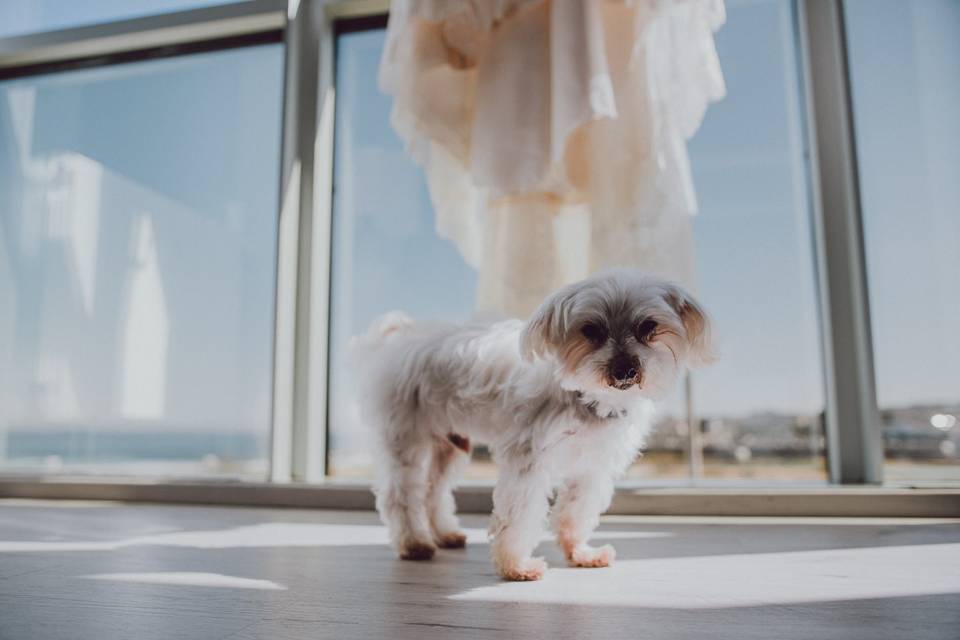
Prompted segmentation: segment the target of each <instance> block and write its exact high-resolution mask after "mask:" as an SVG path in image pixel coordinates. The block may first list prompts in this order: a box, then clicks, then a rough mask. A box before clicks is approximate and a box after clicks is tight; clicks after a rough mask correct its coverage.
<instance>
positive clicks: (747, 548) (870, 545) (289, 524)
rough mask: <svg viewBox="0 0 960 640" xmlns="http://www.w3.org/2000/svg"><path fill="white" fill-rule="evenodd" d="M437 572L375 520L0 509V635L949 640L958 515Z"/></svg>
mask: <svg viewBox="0 0 960 640" xmlns="http://www.w3.org/2000/svg"><path fill="white" fill-rule="evenodd" d="M464 523H465V526H466V527H468V532H469V534H470V541H471V544H470V545H469V546H468V548H467V549H465V550H457V551H445V552H441V553H440V554H438V557H437V558H436V559H435V560H434V561H433V562H428V563H410V562H401V561H398V560H395V559H394V557H393V555H392V553H391V552H390V550H389V549H388V548H387V547H386V545H385V540H386V532H385V531H384V530H383V528H382V527H381V526H380V524H379V522H378V521H377V519H376V516H375V514H372V513H364V512H353V513H348V512H330V511H307V510H288V509H264V508H242V507H237V508H227V507H200V506H166V505H136V504H119V503H77V502H74V503H70V502H62V503H61V502H38V501H0V640H19V639H21V638H23V639H28V638H29V639H31V640H47V639H50V640H55V639H60V638H64V639H66V638H71V639H82V638H95V639H96V640H111V639H114V638H137V639H144V638H146V639H150V638H178V639H179V638H186V639H192V638H198V639H199V638H204V639H209V638H212V639H224V640H227V639H230V640H248V639H252V638H273V639H278V640H284V639H290V640H295V639H296V640H299V639H301V638H309V639H311V640H318V639H322V638H338V639H340V638H368V637H390V638H428V639H429V638H484V639H499V638H587V637H592V638H624V637H627V638H630V637H637V638H664V639H667V638H670V639H673V638H702V637H705V636H707V637H711V638H738V639H744V638H757V639H760V638H764V639H766V638H804V639H808V638H865V639H866V638H870V639H871V640H876V639H883V638H891V639H892V638H905V637H909V638H918V639H924V638H929V639H951V640H956V639H957V638H958V637H960V632H958V629H960V521H951V520H906V519H900V520H864V519H860V520H855V519H846V520H843V519H831V520H826V519H807V520H803V519H724V518H711V519H695V518H694V519H691V518H635V517H617V518H608V519H606V520H605V521H604V524H603V526H602V527H601V530H600V531H599V532H598V536H597V538H598V541H600V540H602V541H604V542H610V543H611V544H613V545H614V546H616V547H617V550H618V561H617V563H616V565H615V566H614V567H612V568H609V569H595V570H588V569H569V568H566V567H564V566H563V563H562V562H561V558H560V556H559V553H558V551H557V550H556V548H555V547H554V546H553V545H552V543H549V542H545V543H544V544H543V545H542V546H541V548H540V550H539V551H540V552H541V553H542V554H543V555H545V556H546V557H547V559H548V561H550V563H551V566H552V567H554V568H552V569H551V571H550V572H549V573H548V574H547V577H546V578H545V579H544V580H543V581H542V582H539V583H534V584H511V583H504V582H501V581H500V580H498V579H497V577H496V576H495V575H494V572H493V570H492V567H491V566H490V562H489V560H488V557H487V555H488V548H487V545H486V542H485V539H484V538H485V536H484V527H485V525H486V522H485V518H482V517H479V516H470V517H467V518H465V519H464Z"/></svg>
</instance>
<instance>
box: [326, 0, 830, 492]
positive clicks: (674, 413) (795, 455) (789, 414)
mask: <svg viewBox="0 0 960 640" xmlns="http://www.w3.org/2000/svg"><path fill="white" fill-rule="evenodd" d="M794 26H795V25H794V21H793V11H792V5H791V3H788V2H780V1H777V0H761V1H759V2H757V1H752V0H751V1H745V0H732V1H731V2H729V3H728V22H727V24H726V25H725V26H724V27H723V28H722V29H721V30H720V32H719V33H718V36H717V46H718V50H719V53H720V57H721V62H722V64H723V68H724V72H725V74H726V79H727V83H728V90H729V95H728V97H727V98H726V99H725V100H724V101H722V102H720V103H718V104H715V105H713V106H711V107H710V109H709V111H708V113H707V117H706V119H705V121H704V123H703V126H702V128H701V129H700V131H699V132H698V133H697V135H696V137H695V138H694V141H693V143H692V144H691V145H690V154H691V161H692V164H693V169H694V174H695V176H694V177H695V180H696V184H697V189H698V196H699V200H700V208H701V211H700V213H699V214H698V216H697V218H696V221H695V225H694V228H695V242H696V254H697V269H698V275H699V280H700V295H701V297H702V299H703V301H704V303H705V304H706V306H707V308H708V309H709V310H710V311H711V312H712V313H713V315H714V317H715V320H716V322H717V325H718V333H719V335H720V337H721V347H722V351H723V354H722V359H721V361H720V362H719V363H718V364H716V365H714V366H713V367H711V368H709V369H707V370H705V371H704V372H702V373H698V374H697V375H696V376H695V377H694V380H693V384H692V387H691V394H690V397H691V399H692V406H691V409H692V413H693V415H694V416H695V417H696V419H697V424H698V425H700V429H701V430H702V431H703V433H702V434H700V438H699V439H700V441H702V443H703V446H704V449H703V451H702V452H701V451H699V450H698V451H697V458H698V459H699V457H700V455H701V454H702V455H703V465H702V468H701V469H700V471H699V473H701V474H702V475H703V476H704V477H707V478H711V479H719V480H728V479H733V480H739V479H758V480H763V481H766V482H775V481H806V480H814V481H822V480H824V479H825V471H824V449H823V446H824V445H823V434H822V426H821V425H822V419H821V414H822V412H823V402H824V401H823V375H822V366H821V361H820V342H819V336H818V325H817V301H816V291H815V280H814V268H813V259H812V247H811V232H810V218H809V206H808V197H807V189H808V184H807V175H806V168H805V160H804V158H805V154H804V146H803V123H802V120H801V115H800V99H799V90H798V86H799V78H798V72H797V60H796V40H795V28H794ZM382 46H383V32H382V31H367V32H361V33H347V34H344V35H341V36H340V38H339V41H338V58H337V100H338V109H337V125H336V126H337V130H336V136H337V148H336V158H335V177H334V179H335V185H336V187H335V199H334V233H333V283H332V295H333V300H332V305H333V306H332V309H331V318H332V325H331V329H332V333H331V340H332V344H331V350H332V361H331V376H330V385H331V394H330V400H331V405H330V409H331V412H330V420H331V424H330V427H331V429H330V432H331V442H330V460H331V469H332V471H333V473H335V474H341V475H351V474H352V475H364V474H367V473H369V470H370V466H369V465H370V462H369V458H368V455H367V454H368V452H369V440H368V438H366V437H365V434H364V431H363V429H362V428H361V425H360V424H359V418H358V416H357V410H356V406H355V405H351V404H349V403H348V402H347V401H345V400H344V399H345V398H348V397H349V396H350V393H349V391H350V388H351V385H352V382H351V381H350V379H349V374H350V368H349V366H348V365H347V363H346V360H345V357H346V345H347V343H348V341H349V339H350V337H351V336H354V335H357V334H358V333H362V332H364V331H365V330H366V329H367V327H368V326H369V324H370V322H371V321H372V320H373V319H374V318H376V317H378V316H379V315H381V314H383V313H385V312H387V311H389V310H393V309H401V310H404V311H406V312H407V313H409V314H410V315H411V316H413V317H415V318H417V319H428V320H453V321H463V320H466V319H469V318H470V317H471V315H472V312H473V300H474V292H475V287H476V282H477V279H476V274H475V273H474V272H473V271H472V270H471V269H470V267H469V266H468V265H467V264H465V263H464V261H463V260H462V259H461V257H460V255H459V254H458V252H457V250H456V249H455V248H454V246H453V245H452V244H450V243H449V242H448V241H446V240H444V239H442V238H440V237H438V236H437V234H436V232H435V230H434V220H433V212H432V209H431V205H430V200H429V196H428V193H427V189H426V186H425V182H424V178H423V175H422V173H421V171H420V170H419V168H418V167H417V166H416V165H415V164H414V163H413V162H412V161H411V160H410V159H409V158H408V156H407V154H406V153H405V152H404V150H403V148H402V145H401V143H400V142H399V141H398V140H397V138H396V136H395V135H394V133H393V131H392V129H391V127H390V124H389V112H390V101H389V99H388V98H387V97H385V96H384V95H382V94H381V93H380V92H379V91H378V90H377V87H376V77H377V73H376V71H377V64H378V62H379V57H380V52H381V49H382ZM771 353H776V354H777V357H776V358H771V357H770V354H771ZM660 420H661V422H660V426H659V428H658V430H657V431H656V432H655V433H654V435H653V436H652V437H651V438H650V440H649V446H648V448H647V451H646V453H645V455H644V457H643V460H642V461H641V462H640V463H639V464H637V465H635V466H634V467H633V468H632V469H631V471H630V474H629V477H630V478H631V479H636V480H643V481H646V482H663V481H667V482H671V481H672V482H677V481H686V480H687V479H688V478H689V477H690V464H689V461H688V460H687V458H686V452H687V447H688V443H689V440H690V438H691V434H690V433H689V430H688V428H687V424H688V421H687V407H686V403H685V395H684V393H683V390H682V389H680V390H678V392H677V393H676V394H675V395H674V397H673V398H671V399H670V401H669V402H667V403H666V405H665V407H664V410H663V412H662V413H661V419H660ZM694 435H696V434H694ZM467 473H468V477H473V478H492V477H493V476H494V469H493V468H492V467H491V466H490V464H489V462H488V461H487V460H485V459H480V460H476V459H475V461H474V464H473V466H472V467H471V468H470V469H469V470H468V472H467Z"/></svg>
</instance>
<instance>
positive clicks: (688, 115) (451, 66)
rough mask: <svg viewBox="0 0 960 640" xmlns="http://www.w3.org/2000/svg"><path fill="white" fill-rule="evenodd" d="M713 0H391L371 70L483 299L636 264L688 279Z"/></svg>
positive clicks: (516, 308)
mask: <svg viewBox="0 0 960 640" xmlns="http://www.w3.org/2000/svg"><path fill="white" fill-rule="evenodd" d="M724 19H725V13H724V5H723V1H722V0H634V1H633V2H629V1H614V0H393V4H392V7H391V13H390V22H389V26H388V29H387V40H386V45H385V49H384V54H383V59H382V61H381V66H380V85H381V88H382V89H383V90H384V91H385V92H386V93H388V94H390V95H392V96H393V98H394V104H393V112H392V122H393V126H394V128H395V129H396V131H397V132H398V133H399V135H400V137H401V138H402V139H403V140H404V141H405V143H406V145H407V147H408V149H409V150H410V152H411V153H412V154H413V156H414V158H415V159H416V160H417V161H418V162H419V163H420V164H421V165H422V166H423V168H424V170H425V172H426V176H427V182H428V185H429V189H430V196H431V199H432V200H433V205H434V208H435V211H436V225H437V232H438V233H439V234H440V235H441V236H443V237H446V238H448V239H450V240H451V241H452V242H453V243H454V244H456V246H457V247H458V249H459V250H460V253H461V254H462V255H463V257H464V259H465V260H466V261H467V262H468V263H469V264H470V265H471V266H472V267H474V268H476V269H477V270H478V272H479V289H478V292H477V309H478V310H479V311H494V312H498V313H502V314H506V315H512V316H520V317H524V316H526V315H528V314H529V313H530V312H531V311H532V310H533V309H534V308H535V307H536V305H537V304H539V302H540V301H542V299H543V297H544V296H545V295H546V294H547V293H548V292H549V291H551V290H553V289H554V288H556V287H557V286H560V285H562V284H565V283H567V282H570V281H573V280H576V279H579V278H582V277H585V276H586V275H588V274H590V273H592V272H594V271H596V270H598V269H602V268H604V267H609V266H623V265H632V266H637V267H641V268H644V269H647V270H649V271H654V272H658V273H660V274H663V275H666V276H668V277H671V278H673V279H675V280H678V281H680V282H683V283H686V284H687V285H688V286H689V285H692V284H693V282H692V281H693V252H692V236H691V215H692V214H693V213H695V212H696V209H697V202H696V194H695V192H694V189H693V183H692V180H691V175H690V165H689V160H688V157H687V150H686V142H687V140H688V139H689V138H690V136H692V135H693V133H694V132H695V131H696V130H697V128H698V127H699V125H700V122H701V120H702V118H703V115H704V113H705V111H706V108H707V106H708V104H709V103H710V102H712V101H715V100H718V99H720V98H722V97H723V95H724V92H725V87H724V82H723V75H722V73H721V70H720V64H719V60H718V58H717V53H716V49H715V48H714V42H713V33H714V32H715V31H716V30H717V29H718V28H719V27H720V25H722V24H723V22H724Z"/></svg>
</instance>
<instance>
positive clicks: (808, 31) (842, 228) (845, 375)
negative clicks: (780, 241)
mask: <svg viewBox="0 0 960 640" xmlns="http://www.w3.org/2000/svg"><path fill="white" fill-rule="evenodd" d="M796 7H797V18H798V19H797V25H798V28H799V36H800V38H799V39H800V48H801V59H802V61H803V62H802V75H803V85H804V86H805V88H806V92H805V93H806V101H807V105H806V107H807V109H806V111H807V113H806V116H807V117H806V120H807V132H808V144H809V148H810V183H811V189H812V192H813V208H814V216H813V218H814V242H815V253H816V256H817V261H818V277H819V285H820V307H821V322H820V324H821V335H822V337H823V354H824V365H825V367H824V368H825V377H826V387H827V388H826V397H827V407H826V423H827V424H826V427H827V442H828V445H827V459H828V466H829V471H830V480H831V481H832V482H834V483H836V484H878V483H880V482H881V481H882V480H883V435H882V431H881V425H880V414H879V409H878V407H877V394H876V385H875V373H874V363H873V341H872V338H871V327H870V300H869V295H868V289H867V267H866V253H865V249H864V237H863V221H862V211H861V207H860V184H859V177H858V176H859V173H858V167H857V149H856V144H855V140H854V122H853V110H852V103H851V93H852V89H851V85H850V73H849V68H848V57H847V43H846V30H845V25H844V14H843V0H798V2H797V5H796Z"/></svg>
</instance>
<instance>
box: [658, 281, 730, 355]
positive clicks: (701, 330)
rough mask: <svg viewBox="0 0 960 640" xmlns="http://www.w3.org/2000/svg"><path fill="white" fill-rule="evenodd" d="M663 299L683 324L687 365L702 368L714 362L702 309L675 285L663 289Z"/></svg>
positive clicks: (710, 335)
mask: <svg viewBox="0 0 960 640" xmlns="http://www.w3.org/2000/svg"><path fill="white" fill-rule="evenodd" d="M663 297H664V299H665V300H666V301H667V304H669V305H670V306H671V307H672V308H673V310H674V311H675V312H676V314H677V316H678V317H679V318H680V322H682V323H683V330H684V333H685V334H686V336H685V337H686V341H687V364H688V365H689V366H691V367H702V366H705V365H708V364H710V363H711V362H713V361H714V360H716V359H717V356H716V354H715V352H714V346H713V330H712V327H711V323H710V317H709V316H708V315H707V312H706V311H704V309H703V307H701V306H700V304H699V303H698V302H697V301H696V300H694V298H693V296H691V295H690V294H689V293H687V292H686V291H684V290H683V289H682V288H680V287H678V286H677V285H675V284H668V285H666V286H665V287H664V295H663Z"/></svg>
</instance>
